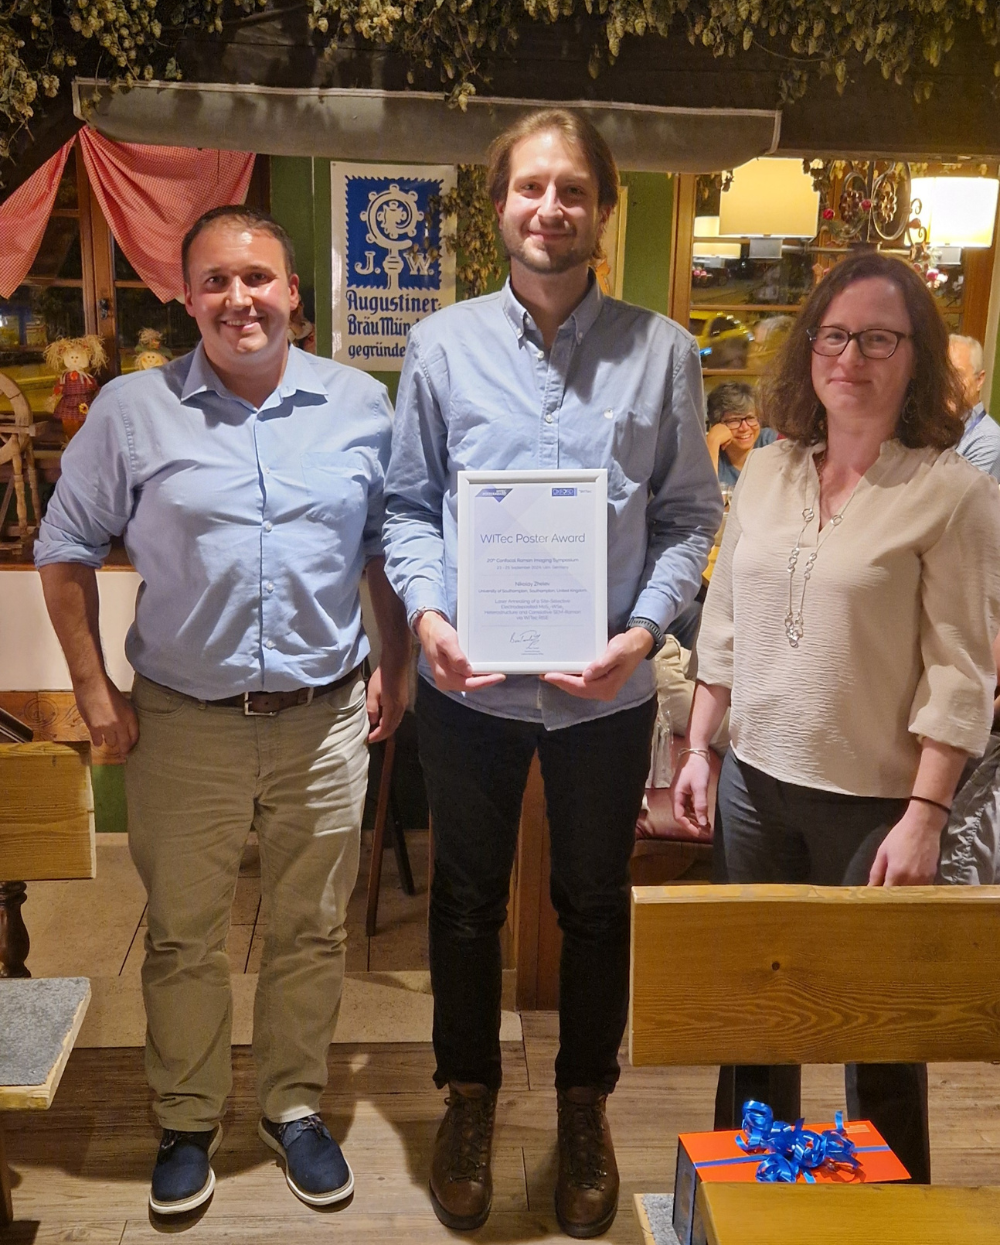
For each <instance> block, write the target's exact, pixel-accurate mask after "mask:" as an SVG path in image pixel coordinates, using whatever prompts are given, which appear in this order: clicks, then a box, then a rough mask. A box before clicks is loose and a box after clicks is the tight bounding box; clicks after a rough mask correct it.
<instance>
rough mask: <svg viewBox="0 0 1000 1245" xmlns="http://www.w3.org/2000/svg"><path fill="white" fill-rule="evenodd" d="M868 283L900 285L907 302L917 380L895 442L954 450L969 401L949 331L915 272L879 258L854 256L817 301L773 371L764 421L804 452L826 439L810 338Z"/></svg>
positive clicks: (764, 395) (819, 289)
mask: <svg viewBox="0 0 1000 1245" xmlns="http://www.w3.org/2000/svg"><path fill="white" fill-rule="evenodd" d="M869 277H883V278H885V279H886V280H889V281H891V282H892V283H893V285H895V287H896V288H897V289H898V290H899V292H900V293H901V294H902V296H903V300H904V302H905V303H906V310H907V313H908V314H909V317H910V325H911V328H912V331H913V339H912V340H913V359H914V370H913V379H912V380H911V381H910V384H909V387H908V388H907V391H906V398H905V400H904V402H903V409H902V411H901V412H900V419H899V423H898V424H897V426H896V436H897V437H898V438H899V440H900V441H901V442H902V443H903V444H904V445H905V446H907V447H909V448H910V449H922V448H924V447H926V446H934V447H935V448H936V449H939V450H946V449H950V448H951V447H952V446H954V445H957V444H958V442H959V441H960V440H961V437H962V432H963V430H964V427H965V425H964V421H963V419H962V416H963V414H964V411H965V399H964V396H963V389H962V381H961V378H960V377H959V375H958V373H957V372H956V370H955V368H954V367H953V365H952V363H951V360H950V359H949V357H948V329H947V327H946V326H945V323H944V320H942V319H941V315H940V313H939V311H938V309H937V306H936V305H935V302H934V298H933V297H932V295H931V292H930V290H928V288H927V286H926V285H925V284H924V282H923V280H922V279H921V277H920V275H919V274H918V273H917V271H916V269H914V268H913V267H912V266H911V265H910V264H907V263H904V261H903V260H901V259H895V258H894V257H892V256H890V255H883V254H881V253H880V252H879V251H858V252H855V253H854V254H852V255H849V256H848V257H847V259H844V260H842V261H841V262H840V263H839V264H837V265H836V267H835V268H832V269H831V270H830V272H828V273H827V275H826V276H825V277H824V278H823V280H822V281H821V282H820V283H819V285H817V286H816V288H815V289H814V290H813V292H812V294H810V296H809V298H808V300H807V301H806V304H805V306H804V307H803V308H802V311H801V312H800V314H799V315H798V317H797V318H796V320H795V326H794V327H793V329H792V331H791V333H789V335H788V338H787V340H786V341H785V344H784V346H783V347H782V349H781V352H780V354H779V355H778V358H777V360H776V361H775V365H774V369H773V371H771V373H770V374H769V375H768V376H766V377H765V378H764V380H763V382H762V384H761V387H760V402H759V405H760V410H761V415H762V420H761V422H762V423H767V424H769V425H770V427H772V428H774V429H775V431H777V432H779V433H781V434H782V435H783V436H785V437H787V438H788V439H789V440H791V441H798V442H799V443H800V444H802V445H815V444H816V443H817V442H819V441H823V440H825V439H826V411H825V409H824V408H823V405H822V403H821V402H820V401H819V399H818V398H817V397H816V391H815V390H814V389H813V385H812V348H811V344H810V341H809V333H810V332H812V331H814V330H815V329H817V328H819V326H820V325H821V324H822V323H823V317H824V316H825V315H826V312H827V308H828V307H829V306H830V303H831V302H833V300H834V299H835V298H836V297H837V295H838V294H840V293H841V292H842V291H844V290H846V289H847V287H848V286H849V285H853V284H854V282H855V281H864V280H866V279H868V278H869Z"/></svg>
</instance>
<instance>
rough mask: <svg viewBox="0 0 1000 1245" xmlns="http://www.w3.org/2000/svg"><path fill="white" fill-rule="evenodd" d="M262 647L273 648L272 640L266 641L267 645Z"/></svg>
mask: <svg viewBox="0 0 1000 1245" xmlns="http://www.w3.org/2000/svg"><path fill="white" fill-rule="evenodd" d="M264 647H265V648H274V641H273V640H268V641H267V643H266V644H265V645H264Z"/></svg>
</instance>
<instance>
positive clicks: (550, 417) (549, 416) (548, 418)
mask: <svg viewBox="0 0 1000 1245" xmlns="http://www.w3.org/2000/svg"><path fill="white" fill-rule="evenodd" d="M545 422H546V423H547V424H551V423H552V416H551V415H546V416H545Z"/></svg>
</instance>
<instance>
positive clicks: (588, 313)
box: [500, 272, 604, 341]
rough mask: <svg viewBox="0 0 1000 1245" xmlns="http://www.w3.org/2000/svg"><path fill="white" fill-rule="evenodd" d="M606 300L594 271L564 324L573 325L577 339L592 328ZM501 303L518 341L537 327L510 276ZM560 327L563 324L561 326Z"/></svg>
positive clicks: (501, 293)
mask: <svg viewBox="0 0 1000 1245" xmlns="http://www.w3.org/2000/svg"><path fill="white" fill-rule="evenodd" d="M603 301H604V295H603V294H602V293H601V287H600V285H599V284H598V281H597V278H596V277H595V276H594V274H593V272H591V274H590V285H589V286H588V288H587V292H586V294H584V296H583V298H582V299H581V300H580V302H579V303H577V305H576V306H575V307H574V308H573V310H572V311H571V312H570V314H569V316H568V317H567V318H566V320H565V321H564V324H569V325H571V326H572V329H573V334H574V336H575V337H576V339H577V341H582V340H583V338H584V336H585V334H586V333H587V332H588V331H589V330H590V328H591V326H592V325H593V323H594V321H595V320H596V319H597V317H598V316H599V315H600V314H601V304H602V302H603ZM500 303H501V306H502V307H503V313H504V315H505V316H506V317H507V319H508V320H509V321H510V325H511V328H513V330H514V332H515V333H516V334H517V339H518V341H521V340H522V339H523V338H524V336H525V335H526V333H527V332H528V330H531V329H533V330H534V331H535V332H537V329H536V328H535V322H534V320H533V319H532V318H531V313H530V312H529V311H528V309H527V308H526V307H525V306H524V305H523V303H520V302H519V301H518V299H517V295H516V294H515V293H514V291H513V289H512V288H511V284H510V277H508V278H507V280H506V281H505V282H504V286H503V290H502V291H501V292H500ZM559 327H560V329H561V328H562V327H563V325H560V326H559Z"/></svg>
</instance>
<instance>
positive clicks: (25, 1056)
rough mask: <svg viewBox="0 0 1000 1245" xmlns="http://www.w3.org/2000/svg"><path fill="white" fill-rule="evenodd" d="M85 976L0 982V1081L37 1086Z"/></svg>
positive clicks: (55, 1055) (83, 992) (56, 1052)
mask: <svg viewBox="0 0 1000 1245" xmlns="http://www.w3.org/2000/svg"><path fill="white" fill-rule="evenodd" d="M89 989H90V982H89V981H88V980H87V978H86V977H57V978H54V979H52V980H48V981H44V980H43V981H32V980H20V979H15V980H4V981H0V1023H2V1030H0V1032H2V1034H3V1043H2V1044H0V1085H43V1084H44V1083H45V1081H46V1079H47V1078H48V1075H49V1073H50V1072H51V1071H52V1068H53V1066H54V1065H55V1063H56V1062H57V1060H58V1059H59V1057H60V1056H61V1055H62V1053H63V1046H64V1045H65V1042H66V1035H67V1034H68V1033H69V1032H70V1030H71V1029H72V1027H73V1022H74V1019H75V1018H76V1013H77V1009H78V1008H79V1006H80V1004H81V1003H82V1002H83V1000H84V999H85V998H86V997H87V991H88V990H89Z"/></svg>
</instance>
